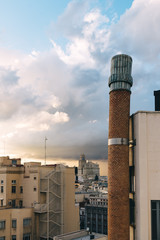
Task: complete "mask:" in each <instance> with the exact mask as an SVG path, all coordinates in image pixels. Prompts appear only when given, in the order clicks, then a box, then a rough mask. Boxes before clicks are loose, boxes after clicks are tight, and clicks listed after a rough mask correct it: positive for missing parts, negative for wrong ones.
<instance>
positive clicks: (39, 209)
mask: <svg viewBox="0 0 160 240" xmlns="http://www.w3.org/2000/svg"><path fill="white" fill-rule="evenodd" d="M34 212H35V213H45V212H47V204H40V203H35V204H34Z"/></svg>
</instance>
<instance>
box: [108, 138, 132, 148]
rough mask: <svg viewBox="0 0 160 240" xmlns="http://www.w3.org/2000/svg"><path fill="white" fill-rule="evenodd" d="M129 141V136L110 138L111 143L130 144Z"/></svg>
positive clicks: (109, 142)
mask: <svg viewBox="0 0 160 240" xmlns="http://www.w3.org/2000/svg"><path fill="white" fill-rule="evenodd" d="M128 143H129V141H128V139H127V138H110V139H108V146H109V145H128Z"/></svg>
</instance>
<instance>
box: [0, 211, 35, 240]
mask: <svg viewBox="0 0 160 240" xmlns="http://www.w3.org/2000/svg"><path fill="white" fill-rule="evenodd" d="M24 218H31V219H32V222H31V225H30V226H29V227H24V226H23V219H24ZM13 219H16V220H17V227H16V228H12V220H13ZM2 220H5V229H4V230H0V237H2V236H5V237H6V240H10V239H11V237H12V235H16V237H17V238H16V239H17V240H22V239H23V234H24V233H31V236H32V239H33V232H34V231H33V226H34V216H33V209H32V208H23V209H16V208H14V209H3V210H0V221H2Z"/></svg>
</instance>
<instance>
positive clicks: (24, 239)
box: [23, 233, 31, 240]
mask: <svg viewBox="0 0 160 240" xmlns="http://www.w3.org/2000/svg"><path fill="white" fill-rule="evenodd" d="M30 239H31V234H30V233H27V234H23V240H30Z"/></svg>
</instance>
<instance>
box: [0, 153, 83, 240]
mask: <svg viewBox="0 0 160 240" xmlns="http://www.w3.org/2000/svg"><path fill="white" fill-rule="evenodd" d="M0 173H1V174H0V184H1V186H0V188H1V191H0V200H1V207H0V239H1V240H2V239H16V240H21V239H24V240H30V239H37V240H39V239H41V240H43V239H53V237H54V236H56V235H59V234H62V233H67V232H71V231H77V230H79V206H78V204H76V205H75V189H74V168H69V167H65V166H63V165H44V166H42V165H41V163H33V162H32V163H31V162H30V163H25V164H24V165H21V160H20V159H10V158H9V157H1V158H0Z"/></svg>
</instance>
